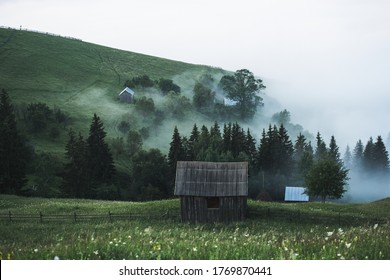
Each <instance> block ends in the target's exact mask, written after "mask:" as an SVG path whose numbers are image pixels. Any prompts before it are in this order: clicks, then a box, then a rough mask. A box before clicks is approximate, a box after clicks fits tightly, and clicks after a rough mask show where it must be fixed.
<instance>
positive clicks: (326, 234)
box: [0, 195, 390, 259]
mask: <svg viewBox="0 0 390 280" xmlns="http://www.w3.org/2000/svg"><path fill="white" fill-rule="evenodd" d="M249 208H250V209H251V210H257V211H261V210H262V209H264V208H270V209H271V212H272V211H275V212H276V211H280V210H285V211H297V210H299V211H302V213H303V212H306V214H307V215H308V216H307V217H309V215H310V216H312V217H315V216H317V213H321V214H322V215H325V216H326V215H328V216H332V215H334V214H335V213H339V212H342V213H343V215H351V216H359V217H365V218H371V219H375V218H378V217H381V218H385V219H389V218H390V199H385V200H382V201H377V202H373V203H368V204H348V205H344V204H333V203H326V204H321V203H307V204H282V203H280V204H278V203H265V202H255V201H249ZM167 210H169V211H171V212H172V213H173V212H175V211H176V212H177V213H178V212H179V201H178V200H177V199H174V200H166V201H153V202H145V203H134V202H107V201H92V200H72V199H40V198H21V197H16V196H6V195H3V196H0V213H7V212H8V211H12V212H13V213H34V212H35V213H38V212H39V211H42V212H44V213H52V214H54V213H57V214H59V213H68V214H71V213H73V212H75V211H76V212H77V213H79V214H87V213H94V214H97V213H102V214H104V213H107V212H108V211H111V212H112V213H129V212H133V213H134V212H139V213H141V212H142V213H150V212H160V213H163V212H165V211H167ZM0 223H1V227H0V236H1V241H0V252H1V254H2V258H3V259H8V258H10V259H53V258H54V257H55V256H58V257H59V258H60V259H390V224H389V223H379V224H377V223H367V220H366V219H362V220H361V221H359V220H356V221H355V222H354V223H352V224H349V223H347V224H345V225H339V224H338V223H335V222H328V221H326V220H324V221H322V220H315V219H308V220H306V219H300V220H297V219H290V218H288V217H287V218H280V217H272V216H271V217H262V216H259V217H251V218H250V219H247V220H246V221H245V222H240V223H232V224H187V223H181V222H179V221H177V220H175V219H167V220H148V219H135V220H131V221H116V222H111V223H110V222H77V223H74V222H70V221H68V222H62V223H61V222H43V223H39V222H22V221H20V222H7V221H2V222H0Z"/></svg>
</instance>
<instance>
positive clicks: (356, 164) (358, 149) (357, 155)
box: [352, 140, 364, 170]
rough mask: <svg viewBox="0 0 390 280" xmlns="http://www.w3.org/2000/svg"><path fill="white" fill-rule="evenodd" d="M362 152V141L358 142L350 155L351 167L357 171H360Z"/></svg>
mask: <svg viewBox="0 0 390 280" xmlns="http://www.w3.org/2000/svg"><path fill="white" fill-rule="evenodd" d="M363 152H364V146H363V143H362V140H359V141H358V142H357V143H356V146H355V148H354V149H353V155H352V166H353V168H355V169H357V170H360V169H361V168H362V167H363Z"/></svg>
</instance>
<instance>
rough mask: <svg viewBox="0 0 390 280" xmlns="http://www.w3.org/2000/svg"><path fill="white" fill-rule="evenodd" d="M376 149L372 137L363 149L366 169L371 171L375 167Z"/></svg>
mask: <svg viewBox="0 0 390 280" xmlns="http://www.w3.org/2000/svg"><path fill="white" fill-rule="evenodd" d="M374 149H375V145H374V140H373V139H372V137H370V139H369V140H368V141H367V144H366V146H365V147H364V151H363V167H364V170H365V171H368V172H370V171H373V170H374V169H375V156H374Z"/></svg>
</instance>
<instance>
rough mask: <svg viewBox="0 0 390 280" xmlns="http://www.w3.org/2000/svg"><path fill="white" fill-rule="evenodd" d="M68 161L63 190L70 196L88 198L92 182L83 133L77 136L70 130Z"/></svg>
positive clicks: (67, 151)
mask: <svg viewBox="0 0 390 280" xmlns="http://www.w3.org/2000/svg"><path fill="white" fill-rule="evenodd" d="M65 156H66V158H67V159H68V162H67V163H66V164H65V166H64V172H63V185H62V186H63V187H62V188H63V192H64V194H65V195H66V196H68V197H75V198H87V197H88V194H90V187H91V184H90V182H89V180H88V165H87V144H86V142H85V141H84V139H83V137H82V136H81V134H79V136H78V138H77V137H76V135H75V133H74V132H73V130H70V131H69V140H68V142H67V144H66V146H65Z"/></svg>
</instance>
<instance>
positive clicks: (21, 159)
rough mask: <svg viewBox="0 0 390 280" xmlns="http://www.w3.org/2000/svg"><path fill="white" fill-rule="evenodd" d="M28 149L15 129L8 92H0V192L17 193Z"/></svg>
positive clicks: (23, 175) (22, 180) (26, 161)
mask: <svg viewBox="0 0 390 280" xmlns="http://www.w3.org/2000/svg"><path fill="white" fill-rule="evenodd" d="M29 158H30V153H29V150H28V149H27V147H26V145H25V142H24V141H23V139H22V137H21V136H20V134H19V133H18V131H17V127H16V120H15V112H14V107H13V106H12V104H11V101H10V99H9V96H8V93H7V92H6V91H5V90H4V89H3V90H2V91H1V94H0V193H8V194H19V193H20V192H21V189H22V187H23V186H24V184H25V183H26V168H27V163H28V160H29Z"/></svg>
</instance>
